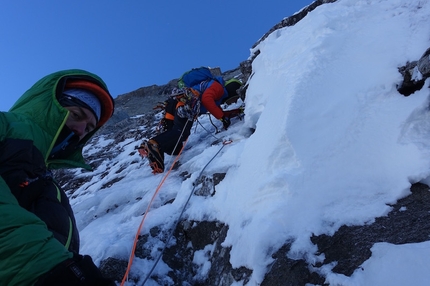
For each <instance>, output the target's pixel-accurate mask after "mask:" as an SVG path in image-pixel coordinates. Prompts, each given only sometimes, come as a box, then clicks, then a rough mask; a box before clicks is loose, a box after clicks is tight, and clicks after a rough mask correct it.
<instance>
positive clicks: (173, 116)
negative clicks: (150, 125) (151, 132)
mask: <svg viewBox="0 0 430 286" xmlns="http://www.w3.org/2000/svg"><path fill="white" fill-rule="evenodd" d="M208 71H209V69H207V68H199V69H193V70H191V71H189V72H186V73H185V74H184V75H183V76H182V77H181V79H180V81H179V84H178V85H179V89H174V90H173V91H172V93H173V94H172V96H171V97H170V98H169V99H168V100H167V101H166V102H165V106H166V115H165V118H164V119H163V120H162V126H163V128H164V129H163V131H164V132H162V133H161V134H158V135H156V136H154V137H152V138H151V139H150V140H148V141H144V142H143V143H142V144H141V145H140V146H139V148H138V150H139V153H140V154H141V155H142V156H143V157H147V158H148V159H149V161H150V166H151V168H152V170H153V173H154V174H157V173H162V172H164V153H166V154H169V155H178V154H179V152H180V150H181V149H182V146H183V142H184V141H186V140H187V138H188V136H189V135H190V130H191V127H192V125H193V121H194V120H195V119H196V118H197V117H198V116H199V115H200V114H204V113H207V112H209V113H210V114H212V115H213V116H214V117H215V118H216V119H219V120H220V121H221V122H222V124H223V127H224V129H226V130H227V129H228V127H229V126H230V124H231V121H230V118H231V117H234V116H236V115H238V114H239V113H241V112H243V109H241V110H239V109H238V110H235V111H223V110H222V109H221V107H220V105H221V103H222V102H223V100H225V99H227V98H229V97H230V95H231V93H232V91H231V92H230V95H229V93H228V91H227V88H226V87H225V86H224V84H225V82H224V80H223V79H222V77H213V76H212V75H211V74H210V71H209V72H208ZM193 72H196V73H197V74H196V75H194V74H193ZM190 78H191V79H190ZM231 82H232V83H234V84H235V85H237V84H238V82H239V81H237V82H236V81H231ZM239 83H240V82H239ZM230 90H233V89H230ZM234 92H236V90H234ZM173 107H174V108H173Z"/></svg>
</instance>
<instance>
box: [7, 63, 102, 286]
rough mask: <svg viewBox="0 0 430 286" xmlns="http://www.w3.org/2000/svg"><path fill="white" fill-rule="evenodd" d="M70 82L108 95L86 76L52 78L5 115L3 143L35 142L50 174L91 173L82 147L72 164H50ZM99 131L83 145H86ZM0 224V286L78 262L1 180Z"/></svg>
mask: <svg viewBox="0 0 430 286" xmlns="http://www.w3.org/2000/svg"><path fill="white" fill-rule="evenodd" d="M68 79H83V80H90V81H92V82H95V83H97V85H99V86H101V87H103V88H104V89H105V90H106V91H107V87H106V84H105V83H104V82H103V81H102V80H101V79H100V78H99V77H98V76H96V75H94V74H92V73H89V72H86V71H83V70H66V71H60V72H57V73H53V74H50V75H48V76H46V77H44V78H42V79H41V80H39V81H38V82H37V83H36V84H34V85H33V86H32V87H31V88H30V89H29V90H28V91H26V92H25V93H24V94H23V95H22V96H21V97H20V98H19V99H18V101H17V102H16V103H15V104H14V106H13V107H12V108H11V109H10V110H9V112H0V142H4V141H5V140H7V139H17V140H18V142H24V141H25V142H32V145H33V146H34V147H35V149H37V150H38V151H39V152H40V154H41V155H42V156H43V158H44V162H45V167H47V168H49V169H58V168H76V167H81V168H85V169H91V168H90V166H89V165H87V164H86V163H85V161H84V159H83V157H82V147H83V144H82V147H80V148H79V149H78V150H76V151H75V152H74V153H72V154H71V155H70V156H69V157H67V158H64V159H62V160H49V159H48V156H49V154H50V152H51V150H52V148H53V146H54V143H55V142H56V139H57V137H58V135H59V133H60V131H61V129H62V128H63V126H64V125H65V122H66V119H67V116H68V114H69V112H68V110H67V109H65V108H63V107H62V106H61V105H60V104H59V103H58V101H57V99H56V95H57V94H58V93H59V92H62V90H63V88H64V83H65V81H67V80H68ZM98 128H99V127H97V128H96V129H95V130H94V131H92V132H91V134H88V135H87V136H86V137H85V138H84V139H83V140H82V142H83V143H86V142H87V141H88V140H89V139H90V138H91V136H92V135H93V134H94V133H95V132H96V131H97V129H98ZM14 142H15V141H14ZM2 153H3V154H2ZM0 156H2V157H3V158H5V157H7V156H12V155H9V154H4V149H3V150H1V149H0ZM12 159H13V158H11V161H12V162H13V160H12ZM4 162H6V163H4ZM8 162H9V160H4V161H0V164H2V165H3V166H1V165H0V167H4V166H5V165H7V164H8ZM18 168H19V166H18ZM0 218H1V219H0V285H9V286H10V285H33V284H34V283H35V282H36V281H37V279H38V277H39V276H40V275H42V274H44V273H46V272H48V271H49V270H50V269H52V268H53V267H54V266H56V265H57V264H59V263H60V262H62V261H64V260H66V259H68V258H71V257H72V256H73V253H71V252H69V251H68V250H67V249H66V247H65V246H64V245H62V244H61V243H60V242H59V241H58V240H57V239H55V238H54V237H53V234H52V233H51V232H50V231H49V230H48V229H47V226H46V224H45V223H44V222H43V221H42V220H41V219H39V218H38V217H37V216H36V215H34V214H33V213H31V212H29V211H27V210H26V209H24V208H22V207H21V206H20V205H19V204H18V201H17V199H16V198H15V196H14V195H13V194H12V193H11V190H10V188H9V187H8V184H6V182H5V181H4V180H3V178H2V177H0Z"/></svg>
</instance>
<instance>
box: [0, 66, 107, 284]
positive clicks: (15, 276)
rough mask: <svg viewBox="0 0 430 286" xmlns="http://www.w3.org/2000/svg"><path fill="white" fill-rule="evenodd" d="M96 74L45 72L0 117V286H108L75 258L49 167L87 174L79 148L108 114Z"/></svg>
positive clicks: (70, 227)
mask: <svg viewBox="0 0 430 286" xmlns="http://www.w3.org/2000/svg"><path fill="white" fill-rule="evenodd" d="M113 111H114V101H113V99H112V96H111V95H110V94H109V91H108V89H107V87H106V84H105V83H104V82H103V81H102V79H100V78H99V77H98V76H96V75H94V74H92V73H89V72H87V71H83V70H66V71H60V72H56V73H53V74H50V75H48V76H46V77H44V78H42V79H41V80H39V81H38V82H37V83H36V84H35V85H33V86H32V87H31V88H30V89H29V90H27V91H26V92H25V93H24V94H23V95H22V96H21V97H20V98H19V99H18V101H17V102H16V103H15V104H14V105H13V106H12V108H11V109H10V110H9V111H8V112H0V175H1V177H0V218H1V219H0V285H9V286H10V285H115V284H114V282H112V281H111V280H109V279H105V278H103V277H102V275H101V273H100V271H99V269H98V268H97V267H96V266H95V265H94V263H93V261H92V259H91V257H89V256H87V255H84V256H83V255H80V254H79V234H78V231H77V227H76V223H75V218H74V215H73V211H72V209H71V206H70V204H69V200H68V198H67V196H66V194H65V193H64V191H63V190H61V188H60V186H59V185H58V184H57V183H56V181H55V180H54V178H53V177H52V173H51V170H53V169H59V168H84V169H88V170H91V167H90V166H89V165H87V164H86V163H85V161H84V158H83V156H82V148H83V146H84V145H85V143H86V142H88V140H89V139H90V138H91V136H93V135H94V133H95V132H96V131H97V130H98V129H99V128H100V127H101V126H103V124H105V123H106V121H107V120H108V119H109V118H110V117H111V116H112V115H113Z"/></svg>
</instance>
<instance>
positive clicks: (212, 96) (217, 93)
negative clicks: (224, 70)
mask: <svg viewBox="0 0 430 286" xmlns="http://www.w3.org/2000/svg"><path fill="white" fill-rule="evenodd" d="M223 95H224V87H223V86H222V85H221V84H220V83H219V82H217V81H213V82H212V84H211V85H210V86H209V87H208V88H207V89H206V90H205V91H204V92H203V94H202V104H203V106H204V107H205V108H206V109H207V110H208V111H209V112H210V113H211V114H212V115H213V116H215V118H216V119H221V118H222V117H223V115H224V113H223V111H222V109H221V108H220V107H219V106H218V105H217V104H216V102H215V101H217V100H220V99H221V97H222V96H223Z"/></svg>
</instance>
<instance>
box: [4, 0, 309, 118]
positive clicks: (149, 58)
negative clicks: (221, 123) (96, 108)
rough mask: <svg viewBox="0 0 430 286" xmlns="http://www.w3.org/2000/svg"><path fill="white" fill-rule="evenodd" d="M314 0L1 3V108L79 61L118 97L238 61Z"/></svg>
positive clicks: (11, 0) (20, 0)
mask: <svg viewBox="0 0 430 286" xmlns="http://www.w3.org/2000/svg"><path fill="white" fill-rule="evenodd" d="M312 2H313V1H312V0H295V1H287V0H269V1H263V0H259V1H249V0H233V1H232V0H229V1H227V0H218V1H209V0H200V1H198V0H193V1H192V0H183V1H163V0H161V1H143V0H142V1H136V0H135V1H113V0H105V1H101V0H99V1H89V0H86V1H85V0H75V1H57V0H47V1H24V0H7V1H4V2H3V3H2V4H1V9H0V62H1V64H0V78H1V81H0V94H1V98H2V99H1V100H0V111H6V110H8V109H9V108H10V107H11V106H12V105H13V103H14V102H15V101H16V100H17V99H18V97H19V96H20V95H22V94H23V93H24V92H25V91H26V90H27V89H28V88H30V87H31V86H32V85H33V84H34V83H35V82H36V81H37V80H39V79H40V78H42V77H43V76H45V75H47V74H49V73H52V72H55V71H58V70H63V69H70V68H79V69H85V70H88V71H90V72H93V73H95V74H97V75H99V76H100V77H102V78H103V80H105V82H106V83H107V85H108V87H109V90H110V91H111V93H112V95H113V97H116V96H118V95H120V94H124V93H127V92H130V91H133V90H136V89H138V88H140V87H143V86H149V85H152V84H157V85H162V84H165V83H167V82H168V81H170V80H171V79H174V78H178V77H179V76H180V75H181V74H182V73H183V72H184V71H186V70H188V69H190V68H192V67H197V66H202V65H207V66H213V67H215V66H219V67H220V68H221V70H222V71H226V70H229V69H233V68H236V67H238V66H239V63H240V62H242V61H244V60H246V59H247V58H248V57H249V55H250V48H251V47H252V45H253V44H254V43H255V42H256V41H257V40H258V39H259V38H260V37H262V36H263V35H264V34H265V33H266V32H267V31H268V30H269V29H270V28H272V27H273V26H274V25H275V24H277V23H278V22H280V21H281V20H282V19H283V18H285V17H288V16H291V15H292V14H294V13H296V12H298V11H299V10H300V9H302V8H303V7H305V6H307V5H309V4H310V3H312Z"/></svg>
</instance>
